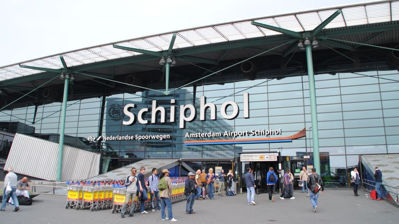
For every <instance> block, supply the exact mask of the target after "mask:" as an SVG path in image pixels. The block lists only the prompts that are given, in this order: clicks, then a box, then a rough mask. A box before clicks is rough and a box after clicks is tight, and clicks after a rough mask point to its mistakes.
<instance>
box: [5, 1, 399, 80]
mask: <svg viewBox="0 0 399 224" xmlns="http://www.w3.org/2000/svg"><path fill="white" fill-rule="evenodd" d="M394 2H398V0H388V1H384V0H381V1H374V2H365V3H357V4H346V5H341V6H335V7H327V8H321V9H312V10H306V11H300V12H294V13H285V14H279V15H274V16H266V17H258V18H250V19H243V20H238V21H231V22H224V23H219V24H213V25H207V26H200V27H194V28H188V29H182V30H177V31H171V32H166V33H160V34H153V35H148V36H144V37H138V38H133V39H127V40H121V41H117V42H110V43H105V44H100V45H95V46H91V47H86V48H80V49H76V50H71V51H66V52H62V53H57V54H52V55H49V56H44V57H39V58H35V59H31V60H27V61H22V62H19V63H14V64H10V65H5V66H1V67H0V82H1V81H4V80H8V79H12V78H18V77H22V76H26V75H31V74H36V73H40V72H38V71H34V70H28V69H22V68H21V70H20V69H19V67H18V66H19V64H26V63H31V62H40V61H41V62H43V63H50V62H44V60H46V59H47V60H53V57H58V56H61V55H64V56H65V55H68V54H73V53H77V54H78V55H76V56H81V55H80V54H79V53H82V52H83V51H86V50H99V51H101V50H106V49H103V47H109V46H112V45H113V44H121V43H128V42H134V41H140V40H147V39H149V38H157V37H161V36H165V35H171V34H173V33H182V32H188V31H197V30H202V29H206V28H212V27H220V26H225V25H229V24H238V23H244V22H250V21H254V20H265V19H275V18H281V17H286V16H296V15H302V14H307V13H319V12H323V11H330V10H338V9H348V8H354V7H361V6H364V7H366V6H372V5H383V4H390V6H391V5H392V3H394ZM391 10H392V9H391ZM390 16H391V18H392V15H390ZM362 24H363V25H365V24H369V22H368V19H367V22H365V23H361V24H356V25H362ZM282 27H284V26H282ZM342 27H345V26H342ZM262 33H263V32H262V31H260V30H259V34H260V36H263V35H264V34H263V35H262ZM266 35H267V36H268V35H269V34H266ZM270 35H273V34H270ZM241 36H243V38H236V39H233V40H244V39H249V38H253V36H252V37H249V38H247V37H245V35H241ZM260 36H259V37H260ZM182 39H184V38H182ZM219 39H220V38H219ZM204 40H207V39H206V38H204ZM204 40H202V42H203V41H204ZM228 41H229V40H228ZM186 42H187V41H186ZM208 42H209V41H208ZM219 42H227V41H220V40H215V42H211V43H219ZM208 44H210V43H208ZM199 45H204V44H203V43H201V44H198V45H194V46H199ZM159 48H161V47H159ZM178 48H179V47H176V48H175V49H178ZM143 49H146V48H143ZM147 50H148V49H147ZM117 51H120V52H117V54H119V55H117V54H115V53H114V52H105V53H109V55H105V56H103V55H101V53H102V52H100V53H93V54H92V55H91V56H92V58H91V59H90V58H88V57H87V58H86V61H87V60H91V61H90V62H84V61H82V60H79V59H78V60H75V61H76V62H78V63H77V64H72V65H71V67H74V66H79V65H84V64H91V63H95V62H99V61H104V60H98V58H97V57H96V56H101V57H102V58H103V59H104V58H105V60H111V59H117V58H123V57H127V56H129V55H127V54H130V55H132V54H133V53H132V52H124V51H122V50H119V49H117ZM154 51H158V50H154ZM78 52H79V53H78ZM115 56H116V57H115ZM71 58H73V57H71ZM96 59H97V60H96ZM50 64H51V63H50ZM57 64H58V62H57ZM59 66H60V67H61V64H59ZM43 67H49V66H43ZM16 69H17V70H18V71H15V70H16ZM25 70H28V71H25ZM8 76H11V77H8Z"/></svg>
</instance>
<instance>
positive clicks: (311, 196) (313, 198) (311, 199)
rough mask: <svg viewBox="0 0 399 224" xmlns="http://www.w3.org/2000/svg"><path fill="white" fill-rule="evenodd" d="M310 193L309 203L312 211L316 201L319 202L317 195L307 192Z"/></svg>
mask: <svg viewBox="0 0 399 224" xmlns="http://www.w3.org/2000/svg"><path fill="white" fill-rule="evenodd" d="M309 193H310V202H312V205H313V209H314V208H315V207H316V206H317V201H318V200H319V193H313V192H312V191H309Z"/></svg>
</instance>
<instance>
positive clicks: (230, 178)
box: [226, 170, 236, 196]
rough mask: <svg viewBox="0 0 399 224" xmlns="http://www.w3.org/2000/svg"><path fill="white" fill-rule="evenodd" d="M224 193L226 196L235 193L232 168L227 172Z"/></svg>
mask: <svg viewBox="0 0 399 224" xmlns="http://www.w3.org/2000/svg"><path fill="white" fill-rule="evenodd" d="M226 188H227V189H226V195H227V196H234V195H236V193H235V190H234V174H233V171H232V170H229V172H228V173H227V180H226Z"/></svg>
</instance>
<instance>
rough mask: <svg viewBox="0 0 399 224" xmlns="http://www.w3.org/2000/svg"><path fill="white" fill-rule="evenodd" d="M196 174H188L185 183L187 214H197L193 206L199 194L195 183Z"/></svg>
mask: <svg viewBox="0 0 399 224" xmlns="http://www.w3.org/2000/svg"><path fill="white" fill-rule="evenodd" d="M194 179H195V174H194V173H193V172H189V173H188V178H187V180H186V181H185V183H184V195H186V199H187V203H186V213H187V214H195V212H194V210H193V205H194V201H195V197H196V194H197V184H196V183H195V180H194Z"/></svg>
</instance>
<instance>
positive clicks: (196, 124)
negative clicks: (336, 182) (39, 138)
mask: <svg viewBox="0 0 399 224" xmlns="http://www.w3.org/2000/svg"><path fill="white" fill-rule="evenodd" d="M315 79H316V95H317V111H318V122H319V123H318V125H319V138H320V139H319V143H320V152H321V153H323V155H327V156H328V157H329V160H328V161H329V164H326V165H327V166H329V169H328V170H330V172H331V173H332V174H334V173H336V172H338V170H339V169H346V168H348V167H353V166H355V165H357V164H358V158H359V157H358V155H360V154H378V153H399V74H398V72H397V71H378V70H375V71H369V72H359V73H337V74H334V75H332V74H322V75H316V76H315ZM72 88H73V87H72ZM244 92H247V93H249V105H250V106H249V107H250V109H249V110H250V118H249V119H245V118H244V117H243V116H242V114H243V107H242V105H243V103H244V102H243V93H244ZM200 96H205V97H206V102H207V103H214V104H215V105H216V107H217V113H216V114H217V119H216V120H210V116H209V114H210V113H209V110H208V112H207V121H200V120H199V111H198V110H199V105H200V101H199V98H200ZM171 99H175V100H176V114H177V115H178V114H179V107H180V105H186V104H195V107H196V108H197V117H196V118H195V120H194V121H193V122H187V123H186V128H185V129H180V128H179V126H178V125H179V120H178V116H177V120H176V122H169V117H168V116H169V113H170V106H171V103H170V100H171ZM152 100H157V103H158V105H161V106H164V107H165V108H166V123H164V124H161V123H159V122H157V123H150V122H149V124H147V125H143V124H139V123H137V122H136V123H134V124H133V125H131V126H125V125H122V121H123V120H128V118H127V117H126V116H124V114H123V107H124V105H126V104H129V103H133V104H135V105H136V107H135V108H134V112H135V114H136V115H137V112H138V110H139V109H141V108H151V103H152ZM226 101H234V102H236V103H237V104H238V105H239V106H240V113H239V115H238V117H237V118H235V119H231V120H226V119H223V118H221V115H220V110H221V105H222V104H223V103H224V102H226ZM36 109H37V110H35V107H32V106H29V107H25V108H18V109H13V110H5V111H1V112H0V122H21V123H24V124H26V125H29V126H32V127H34V128H35V133H38V134H57V133H58V130H59V127H60V125H59V120H60V111H61V103H52V104H47V105H40V106H38V107H37V108H36ZM35 111H37V112H36V115H35ZM231 112H232V108H231V107H228V109H227V113H228V114H229V113H231ZM101 114H102V98H101V97H99V98H90V99H84V100H77V101H69V102H68V109H67V118H66V127H65V133H66V134H67V135H69V136H73V137H79V138H84V139H87V138H89V137H93V138H92V140H93V139H98V137H99V136H125V135H135V134H140V135H144V134H165V135H170V138H169V139H165V140H162V141H160V140H141V141H126V140H122V141H112V140H109V141H108V140H107V141H103V142H102V144H101V146H100V148H101V150H106V151H109V152H112V154H109V155H111V156H110V157H112V159H116V160H119V159H120V160H122V159H131V158H135V159H140V158H195V159H209V158H212V159H214V158H224V159H226V158H234V157H237V156H238V153H239V152H242V151H254V150H255V151H256V150H259V151H277V150H278V151H280V153H281V155H282V156H298V155H303V154H304V153H311V152H312V144H313V143H312V139H311V130H312V127H311V116H310V100H309V85H308V77H307V76H296V77H287V78H283V79H280V80H277V79H273V80H250V81H242V82H235V83H226V84H217V85H203V86H197V87H196V91H195V93H194V92H193V88H185V89H181V90H178V91H175V92H174V93H173V94H172V95H170V96H165V95H162V94H157V93H154V92H148V91H144V92H138V93H135V94H131V93H125V94H118V95H112V96H108V97H106V100H105V105H104V118H103V119H101ZM160 116H161V115H160V113H158V114H157V116H156V117H157V120H158V121H159V119H160ZM143 117H144V118H146V119H148V120H151V109H149V112H147V113H145V114H144V116H143ZM101 121H102V124H101ZM280 128H281V129H282V131H283V132H282V136H290V135H293V134H295V133H297V132H298V131H300V130H302V129H303V128H306V130H307V137H305V138H300V139H297V140H294V141H292V142H285V143H263V144H236V145H213V146H212V145H206V146H186V145H184V141H185V140H193V139H187V138H185V134H186V133H187V132H209V131H214V132H218V131H220V132H222V131H246V130H254V129H256V130H263V129H280ZM195 140H198V139H195Z"/></svg>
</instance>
